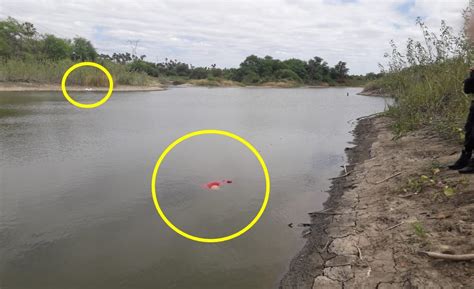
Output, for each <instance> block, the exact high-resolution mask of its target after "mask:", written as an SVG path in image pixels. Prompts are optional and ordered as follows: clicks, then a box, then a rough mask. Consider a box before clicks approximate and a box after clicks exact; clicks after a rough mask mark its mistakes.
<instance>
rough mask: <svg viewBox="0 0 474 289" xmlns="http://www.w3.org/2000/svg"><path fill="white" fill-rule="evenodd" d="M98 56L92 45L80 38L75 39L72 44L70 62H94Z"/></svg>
mask: <svg viewBox="0 0 474 289" xmlns="http://www.w3.org/2000/svg"><path fill="white" fill-rule="evenodd" d="M97 56H98V54H97V51H96V50H95V48H94V46H93V45H92V43H91V42H90V41H89V40H87V39H85V38H82V37H76V38H74V40H73V43H72V55H71V58H72V60H81V61H87V60H91V61H95V60H96V58H97Z"/></svg>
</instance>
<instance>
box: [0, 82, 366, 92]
mask: <svg viewBox="0 0 474 289" xmlns="http://www.w3.org/2000/svg"><path fill="white" fill-rule="evenodd" d="M187 87H205V88H262V89H267V88H280V89H292V88H306V89H308V88H310V89H320V88H363V87H362V86H351V85H348V86H329V85H299V86H286V85H285V83H263V84H261V85H199V84H193V83H185V84H180V85H167V84H154V85H117V86H114V92H140V91H164V90H167V89H169V88H187ZM67 89H68V91H74V92H79V91H87V92H102V91H107V90H108V87H88V86H68V87H67ZM28 91H32V92H34V91H41V92H57V91H61V85H60V84H59V83H58V84H46V83H28V82H0V92H28Z"/></svg>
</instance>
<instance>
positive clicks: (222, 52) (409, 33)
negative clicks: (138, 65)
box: [0, 0, 468, 73]
mask: <svg viewBox="0 0 474 289" xmlns="http://www.w3.org/2000/svg"><path fill="white" fill-rule="evenodd" d="M0 1H1V2H0V17H6V16H12V17H15V18H17V19H19V20H21V21H30V22H32V23H34V24H36V25H37V27H38V30H39V31H40V32H49V33H53V34H57V35H59V36H62V37H69V38H70V37H74V36H76V35H80V36H83V37H86V38H88V39H90V40H92V42H93V43H94V44H95V46H96V47H97V48H98V49H99V51H101V52H105V53H111V52H114V51H131V47H130V45H129V44H128V43H127V40H136V39H139V40H140V44H139V49H138V51H137V52H138V53H139V54H146V55H147V56H148V59H149V60H151V61H157V60H159V61H162V60H164V58H165V57H168V58H177V59H179V60H182V61H185V62H188V63H192V64H194V65H210V64H213V63H216V64H217V65H218V66H219V67H236V66H238V64H239V63H240V62H241V61H242V60H243V59H244V57H246V56H248V55H250V54H256V55H259V56H265V55H272V56H274V57H276V58H290V57H295V58H301V59H309V58H311V57H313V56H321V57H323V58H324V59H325V60H327V61H328V62H329V63H330V64H331V65H333V64H335V63H336V62H337V61H339V60H343V61H346V62H348V65H349V67H350V68H351V71H352V72H353V73H366V72H369V71H377V70H378V69H377V63H378V62H381V61H383V54H384V52H385V51H388V42H389V40H390V39H394V40H395V41H398V42H400V43H404V42H405V41H406V39H407V37H413V38H420V37H421V34H420V32H419V30H418V29H417V27H416V26H415V18H416V16H419V15H420V16H424V17H426V18H425V21H426V23H427V24H428V25H430V26H432V27H433V28H434V29H437V28H438V26H439V23H440V21H441V19H445V20H447V21H448V24H449V25H451V26H454V27H455V29H460V27H461V25H462V18H461V11H462V9H463V8H465V7H467V5H468V1H467V0H462V1H461V0H444V1H443V0H416V1H413V0H408V1H412V2H414V5H412V6H410V5H409V6H410V9H409V10H408V11H406V12H403V13H402V12H400V11H399V9H397V7H398V6H400V5H402V4H404V3H407V0H402V1H395V0H384V1H380V0H358V1H356V0H354V1H347V0H345V1H343V0H272V1H270V0H262V1H258V0H234V1H224V0H199V1H197V0H195V1H194V0H193V1H192V0H161V1H138V0H135V1H132V0H115V1H111V0H103V1H96V0H82V1H59V0H57V1H55V0H0Z"/></svg>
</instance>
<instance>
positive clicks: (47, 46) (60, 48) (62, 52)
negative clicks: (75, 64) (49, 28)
mask: <svg viewBox="0 0 474 289" xmlns="http://www.w3.org/2000/svg"><path fill="white" fill-rule="evenodd" d="M71 52H72V47H71V43H70V41H68V40H65V39H61V38H58V37H56V36H54V35H50V34H46V35H45V36H44V39H43V53H44V54H45V56H46V57H47V58H49V59H52V60H59V59H64V58H68V57H70V55H71Z"/></svg>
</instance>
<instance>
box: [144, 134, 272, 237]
mask: <svg viewBox="0 0 474 289" xmlns="http://www.w3.org/2000/svg"><path fill="white" fill-rule="evenodd" d="M206 134H215V135H223V136H227V137H230V138H232V139H235V140H237V141H239V142H240V143H242V144H243V145H245V146H246V147H247V148H248V149H249V150H250V151H251V152H252V153H253V154H254V155H255V157H256V158H257V160H258V161H259V162H260V165H261V166H262V170H263V174H264V175H265V197H264V199H263V203H262V206H261V207H260V210H259V211H258V213H257V215H256V216H255V217H254V218H253V220H252V221H250V223H249V224H248V225H247V226H245V227H244V228H243V229H241V230H240V231H238V232H236V233H233V234H230V235H228V236H223V237H219V238H202V237H198V236H194V235H191V234H188V233H186V232H184V231H183V230H181V229H179V228H178V227H176V226H175V225H174V224H173V223H172V222H171V221H170V220H169V219H168V218H167V217H166V215H165V213H164V212H163V210H162V209H161V207H160V204H159V202H158V198H157V196H156V178H157V176H158V170H159V168H160V166H161V164H162V162H163V160H164V159H165V157H166V155H167V154H168V153H169V152H170V151H171V150H172V149H173V148H174V147H175V146H176V145H178V144H179V143H181V142H183V141H185V140H187V139H189V138H192V137H194V136H198V135H206ZM151 195H152V197H153V202H154V203H155V207H156V210H157V211H158V214H159V215H160V217H161V218H162V219H163V221H164V222H165V223H166V225H168V227H170V228H171V229H172V230H173V231H175V232H176V233H178V234H179V235H181V236H183V237H185V238H188V239H190V240H193V241H196V242H202V243H219V242H224V241H229V240H231V239H234V238H237V237H239V236H240V235H242V234H244V233H245V232H247V231H248V230H250V229H251V228H252V227H253V226H254V225H255V224H256V223H257V222H258V220H259V219H260V217H261V216H262V214H263V212H264V211H265V208H266V207H267V204H268V199H269V198H270V176H269V174H268V169H267V165H266V164H265V161H264V160H263V158H262V156H260V154H259V153H258V151H257V150H256V149H255V148H254V147H253V146H252V145H251V144H250V143H249V142H248V141H246V140H245V139H243V138H241V137H239V136H238V135H235V134H233V133H230V132H227V131H223V130H198V131H195V132H191V133H188V134H186V135H184V136H182V137H180V138H179V139H177V140H175V141H174V142H173V143H172V144H170V145H169V146H168V147H167V148H166V149H165V150H164V151H163V153H162V154H161V156H160V158H159V159H158V161H157V162H156V164H155V169H154V170H153V176H152V179H151Z"/></svg>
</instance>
